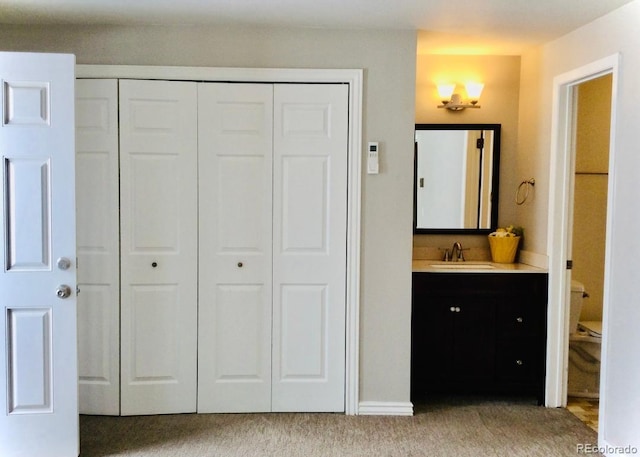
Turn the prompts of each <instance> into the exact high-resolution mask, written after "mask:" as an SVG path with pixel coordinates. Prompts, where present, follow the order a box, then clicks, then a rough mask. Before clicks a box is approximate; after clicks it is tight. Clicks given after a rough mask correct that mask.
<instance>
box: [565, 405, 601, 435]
mask: <svg viewBox="0 0 640 457" xmlns="http://www.w3.org/2000/svg"><path fill="white" fill-rule="evenodd" d="M598 406H599V400H598V399H597V398H578V397H569V399H568V400H567V409H568V410H569V411H570V412H571V413H573V414H574V415H575V416H576V417H578V418H579V419H580V420H581V421H582V422H584V423H585V424H587V425H588V426H589V427H591V428H592V429H593V430H595V431H596V432H597V431H598Z"/></svg>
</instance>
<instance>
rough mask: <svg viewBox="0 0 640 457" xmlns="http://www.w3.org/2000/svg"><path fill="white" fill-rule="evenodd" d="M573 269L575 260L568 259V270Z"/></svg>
mask: <svg viewBox="0 0 640 457" xmlns="http://www.w3.org/2000/svg"><path fill="white" fill-rule="evenodd" d="M571 269H573V260H567V270H571Z"/></svg>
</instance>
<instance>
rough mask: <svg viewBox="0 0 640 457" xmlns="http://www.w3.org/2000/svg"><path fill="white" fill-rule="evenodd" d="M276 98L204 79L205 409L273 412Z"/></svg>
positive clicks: (264, 90)
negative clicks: (274, 108) (274, 112)
mask: <svg viewBox="0 0 640 457" xmlns="http://www.w3.org/2000/svg"><path fill="white" fill-rule="evenodd" d="M272 100H273V95H272V86H271V85H266V84H200V85H199V86H198V136H199V148H200V149H199V162H200V167H199V171H200V180H199V187H200V214H199V217H200V264H199V265H200V268H199V274H200V280H199V291H200V293H199V297H200V314H199V347H198V359H199V360H198V366H199V371H198V412H260V411H270V410H271V233H272V229H271V166H272V165H271V164H272V154H271V150H272V147H273V146H272V125H273V119H272V116H273V112H272V110H273V108H272V106H273V102H272Z"/></svg>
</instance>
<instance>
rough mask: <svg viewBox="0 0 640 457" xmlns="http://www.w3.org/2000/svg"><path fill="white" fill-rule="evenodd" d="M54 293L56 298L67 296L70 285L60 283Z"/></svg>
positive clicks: (69, 291) (69, 292) (69, 293)
mask: <svg viewBox="0 0 640 457" xmlns="http://www.w3.org/2000/svg"><path fill="white" fill-rule="evenodd" d="M56 295H57V296H58V298H69V296H71V287H69V286H67V285H66V284H60V285H59V286H58V288H57V289H56Z"/></svg>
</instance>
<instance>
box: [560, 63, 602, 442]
mask: <svg viewBox="0 0 640 457" xmlns="http://www.w3.org/2000/svg"><path fill="white" fill-rule="evenodd" d="M611 83H612V75H611V73H609V74H606V75H603V76H600V77H598V78H594V79H590V80H588V81H585V82H582V83H580V84H578V85H576V86H575V87H574V88H573V99H574V103H573V110H572V117H573V118H574V119H575V122H573V125H574V126H575V128H574V135H573V140H572V144H573V147H572V151H573V160H572V164H573V165H572V169H573V173H572V178H573V186H572V190H571V195H572V196H571V197H569V199H570V205H571V206H572V208H573V209H572V212H571V219H572V230H571V240H572V241H571V244H570V249H571V254H570V255H569V256H568V257H569V258H570V259H571V261H572V265H571V298H570V300H569V346H568V371H567V408H568V409H569V411H571V412H573V413H574V415H576V416H577V417H578V418H580V419H581V420H582V421H583V422H585V423H586V424H587V425H589V426H590V427H591V428H594V429H596V430H597V427H598V405H599V392H600V360H601V343H602V333H601V328H602V296H603V287H604V257H605V238H606V220H607V218H606V215H607V194H608V192H607V190H608V181H609V147H610V127H611Z"/></svg>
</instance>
